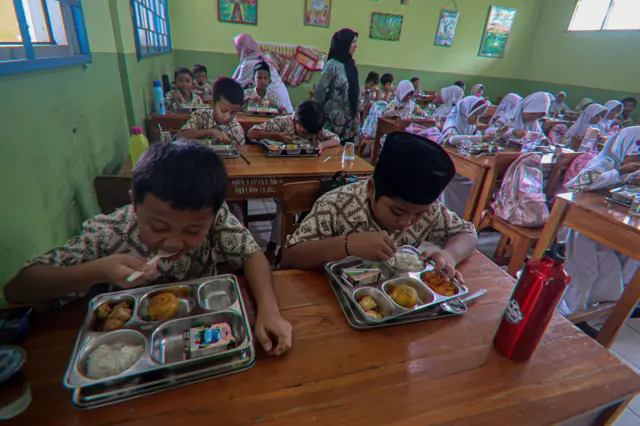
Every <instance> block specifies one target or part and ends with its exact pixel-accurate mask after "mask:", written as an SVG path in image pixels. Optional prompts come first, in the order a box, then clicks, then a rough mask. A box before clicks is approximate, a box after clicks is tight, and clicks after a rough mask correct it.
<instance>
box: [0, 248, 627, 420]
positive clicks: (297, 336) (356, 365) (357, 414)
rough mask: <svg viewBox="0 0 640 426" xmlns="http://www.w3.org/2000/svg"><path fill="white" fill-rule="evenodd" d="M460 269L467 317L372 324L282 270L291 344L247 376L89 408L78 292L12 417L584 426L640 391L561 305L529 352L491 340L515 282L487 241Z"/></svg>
mask: <svg viewBox="0 0 640 426" xmlns="http://www.w3.org/2000/svg"><path fill="white" fill-rule="evenodd" d="M461 270H462V271H463V273H466V277H467V284H468V286H469V287H470V288H471V289H474V290H475V289H479V288H486V289H488V290H489V293H488V294H487V295H486V296H485V297H483V298H482V299H480V300H479V301H478V302H477V303H476V304H475V305H472V306H471V308H470V309H469V312H467V314H465V315H464V316H463V317H460V318H455V319H446V320H438V321H428V322H423V323H417V324H411V325H402V326H396V327H390V328H384V329H379V330H371V331H356V330H353V329H351V328H350V327H349V326H348V325H347V323H346V320H345V318H344V316H343V314H342V311H341V310H340V306H339V305H338V303H337V300H336V297H335V295H334V294H333V292H332V290H331V289H330V287H329V284H328V282H327V280H326V278H325V276H324V274H322V273H316V272H303V271H281V272H276V273H275V274H274V277H275V286H276V291H277V294H278V299H279V303H280V308H281V310H282V315H283V316H284V317H285V318H286V319H287V320H289V321H290V322H291V323H292V325H293V335H294V339H293V347H292V349H291V350H290V351H289V353H288V354H286V355H284V356H282V357H279V358H270V357H267V356H265V355H264V353H262V351H261V350H258V360H257V364H256V365H255V366H254V367H253V368H251V369H250V370H248V371H246V372H243V373H241V374H237V375H232V376H227V377H223V378H219V379H216V380H211V381H207V382H204V383H200V384H195V385H191V386H187V387H183V388H179V389H175V390H171V391H167V392H163V393H160V394H157V395H151V396H147V397H143V398H140V399H137V400H134V401H130V402H125V403H122V404H118V405H115V406H112V407H106V408H102V409H97V410H89V411H81V410H78V409H75V408H74V407H73V405H72V403H71V392H70V391H68V390H65V389H64V388H63V386H62V378H63V375H64V372H65V369H66V366H67V362H68V361H69V357H70V354H71V351H72V348H73V344H74V340H75V337H76V333H77V330H78V327H79V326H80V324H81V322H82V319H83V317H84V313H85V309H86V306H87V303H86V300H85V301H79V302H76V303H74V304H71V305H68V306H66V307H64V308H62V309H61V310H59V311H57V312H53V313H52V314H50V315H49V316H46V317H45V318H42V319H41V321H40V323H39V324H37V325H36V326H35V327H34V329H33V330H32V332H31V335H30V337H29V340H28V341H27V344H26V346H25V348H26V350H27V353H28V356H27V363H26V364H25V367H24V371H25V373H26V375H27V377H28V380H29V382H30V384H31V390H32V394H33V402H32V403H31V406H30V407H29V408H27V410H26V411H25V412H24V413H23V414H22V415H20V416H19V417H17V418H16V419H14V420H13V421H11V422H8V425H61V426H68V425H75V426H83V425H96V426H97V425H105V426H106V425H120V424H121V425H127V426H156V425H159V424H161V425H189V424H191V425H196V424H207V425H208V424H216V425H238V426H246V425H251V424H265V425H276V424H277V425H292V426H301V425H307V424H314V425H343V424H349V425H400V424H402V425H430V424H438V425H465V426H474V425H487V426H489V425H491V426H493V425H507V424H508V425H518V426H526V425H550V424H556V423H560V422H563V423H562V424H563V425H580V426H584V425H591V424H604V422H605V420H606V419H607V418H609V417H611V415H612V414H613V413H615V412H616V410H618V409H620V408H621V407H623V406H624V405H625V402H626V401H627V400H628V399H630V398H632V397H633V395H634V394H635V393H636V392H637V391H639V390H640V377H639V376H637V375H636V374H635V373H634V372H633V371H632V370H631V369H629V368H628V367H626V366H625V365H623V364H622V363H621V362H620V361H619V360H618V359H616V358H615V357H614V356H613V355H612V354H610V353H609V351H607V350H606V349H604V348H603V347H601V346H600V345H598V344H597V343H595V342H594V341H593V340H591V339H590V338H589V337H587V336H585V335H584V334H583V333H582V332H580V331H579V330H578V329H576V328H575V327H573V326H572V325H571V324H570V323H569V322H568V321H567V320H566V319H564V318H563V317H562V316H560V315H558V314H556V315H555V316H554V318H553V321H552V322H551V325H550V326H549V330H548V331H547V333H546V335H545V337H544V339H543V341H542V342H541V345H540V347H539V348H538V350H537V352H536V353H535V354H534V356H533V358H532V359H531V361H530V362H528V363H515V362H512V361H510V360H508V359H506V358H504V357H502V356H501V355H499V354H498V353H497V352H496V351H495V350H494V349H493V346H492V344H491V340H492V337H493V334H494V332H495V330H496V327H497V325H498V321H499V320H500V318H501V316H502V312H503V309H504V307H505V304H506V301H507V299H508V298H509V294H510V293H511V289H512V286H513V282H514V281H513V279H512V278H511V277H510V276H508V275H507V274H506V273H505V272H503V271H502V270H500V269H499V268H498V267H497V266H495V265H494V264H493V263H491V262H490V261H489V260H488V259H486V258H485V257H484V256H482V255H481V254H478V253H476V254H475V255H473V256H472V258H471V259H470V260H468V261H467V262H466V263H465V264H463V265H462V266H461ZM245 301H246V302H248V303H247V310H248V311H249V312H254V306H253V303H251V300H249V298H248V297H245ZM251 317H252V319H253V315H251Z"/></svg>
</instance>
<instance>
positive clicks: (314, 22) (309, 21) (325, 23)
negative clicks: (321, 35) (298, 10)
mask: <svg viewBox="0 0 640 426" xmlns="http://www.w3.org/2000/svg"><path fill="white" fill-rule="evenodd" d="M330 23H331V0H305V2H304V24H305V25H307V26H310V27H329V24H330Z"/></svg>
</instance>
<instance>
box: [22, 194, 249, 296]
mask: <svg viewBox="0 0 640 426" xmlns="http://www.w3.org/2000/svg"><path fill="white" fill-rule="evenodd" d="M258 250H260V247H258V244H256V242H255V240H254V239H253V237H252V236H251V233H250V232H249V231H248V230H247V229H246V228H245V227H244V226H242V224H240V222H239V221H238V219H236V218H235V216H233V215H232V214H231V213H230V212H229V208H228V207H227V205H226V203H225V204H223V206H222V207H221V208H220V210H219V211H218V214H217V215H216V218H215V220H214V222H213V225H212V226H211V229H210V230H209V233H208V234H207V236H206V238H205V241H204V243H203V244H202V246H201V247H199V248H197V249H194V250H191V251H189V252H187V253H186V254H185V255H184V256H183V257H182V258H181V259H179V260H176V261H165V260H160V261H159V262H158V264H157V275H156V277H155V278H153V283H154V284H162V283H170V282H176V281H185V280H191V279H195V278H200V277H205V276H210V275H215V273H216V263H217V262H218V261H219V260H220V259H222V260H226V261H227V262H229V263H230V264H232V265H234V266H236V267H240V266H242V264H243V263H244V261H245V260H246V259H247V258H248V257H249V256H251V255H252V254H253V253H255V252H256V251H258ZM114 254H130V255H131V256H133V257H136V258H139V259H144V258H150V257H152V256H153V255H155V253H154V252H151V251H150V250H149V248H148V247H147V246H146V245H145V244H144V243H143V242H142V241H141V240H140V230H139V226H138V219H137V216H136V213H135V212H134V210H133V207H132V206H131V205H128V206H126V207H123V208H120V209H118V210H116V211H114V212H113V213H111V214H110V215H98V216H96V217H94V218H92V219H89V220H87V221H86V222H85V223H84V224H83V227H82V232H81V233H80V235H79V236H76V237H74V238H72V239H71V240H69V241H68V242H67V243H66V244H65V245H64V246H63V247H60V248H56V249H53V250H51V251H49V252H47V253H45V254H43V255H42V256H39V257H36V258H34V259H32V260H30V261H29V262H28V263H27V266H32V265H46V266H56V267H64V266H74V265H79V264H81V263H85V262H89V261H91V260H96V259H100V258H103V257H107V256H111V255H114Z"/></svg>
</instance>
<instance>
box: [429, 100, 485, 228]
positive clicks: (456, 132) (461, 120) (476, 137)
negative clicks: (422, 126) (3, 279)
mask: <svg viewBox="0 0 640 426" xmlns="http://www.w3.org/2000/svg"><path fill="white" fill-rule="evenodd" d="M487 108H489V103H488V102H487V101H485V100H484V99H480V98H478V97H476V96H475V95H473V96H467V97H466V98H464V99H462V100H461V101H460V102H458V104H457V105H456V106H455V107H454V108H453V111H451V114H449V117H448V118H447V121H446V122H445V123H444V126H443V127H442V134H441V135H440V138H439V139H438V143H440V144H445V143H446V144H450V145H456V144H458V143H459V142H461V141H463V140H471V141H472V142H475V143H478V142H482V141H487V142H488V141H491V140H494V139H495V137H496V135H495V133H490V134H486V135H484V136H483V135H481V134H477V130H476V124H477V123H478V120H479V119H480V117H482V116H483V115H484V113H485V112H487ZM472 185H473V181H472V180H470V179H467V178H465V177H463V176H460V175H458V174H456V175H455V176H454V178H453V180H452V181H451V182H450V183H449V185H447V187H446V188H445V190H444V193H443V195H444V200H443V202H444V204H445V205H446V206H447V208H448V209H449V210H451V211H453V212H454V213H456V214H457V215H458V216H460V217H462V216H463V215H464V210H465V207H466V206H467V201H468V199H469V194H470V193H471V187H472Z"/></svg>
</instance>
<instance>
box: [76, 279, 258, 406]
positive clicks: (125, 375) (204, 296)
mask: <svg viewBox="0 0 640 426" xmlns="http://www.w3.org/2000/svg"><path fill="white" fill-rule="evenodd" d="M167 291H171V292H173V293H174V294H176V295H177V296H178V297H179V302H180V306H179V309H178V311H177V314H176V315H175V317H173V318H171V319H169V320H166V321H153V320H151V319H149V318H148V317H147V306H148V301H149V299H150V298H151V297H152V296H153V295H154V294H157V293H160V292H167ZM122 300H127V301H129V303H130V305H131V306H132V307H133V313H132V316H131V319H130V320H129V322H127V323H126V324H124V326H122V327H121V328H120V329H117V330H114V331H106V332H105V331H98V330H96V325H97V323H98V321H99V320H98V318H97V315H96V312H97V309H98V308H99V307H100V306H101V305H102V304H105V303H114V302H118V301H122ZM221 322H227V323H229V325H230V326H231V328H232V330H233V333H234V337H235V339H236V344H235V347H233V348H229V349H227V350H222V351H221V352H219V353H214V354H209V355H206V356H199V357H194V358H188V357H186V356H185V349H184V338H183V334H184V332H185V331H188V330H189V329H190V328H194V327H198V326H200V325H211V324H215V323H221ZM116 342H117V343H134V344H139V345H142V346H143V347H144V351H143V354H142V356H141V357H140V358H139V359H138V361H137V362H136V363H135V364H134V365H133V366H131V367H130V368H129V369H127V370H126V371H124V372H122V373H120V374H117V375H114V376H108V377H105V378H101V379H93V378H90V377H88V376H87V375H86V374H85V373H86V364H87V359H88V356H89V354H90V353H91V351H92V350H94V349H95V348H97V347H98V346H99V345H101V344H104V343H116ZM249 350H251V351H252V350H253V335H252V334H251V328H250V325H249V321H248V319H247V314H246V310H245V307H244V302H243V300H242V295H241V293H240V288H239V286H238V283H237V281H236V278H235V277H234V276H233V275H222V276H217V277H207V278H201V279H197V280H193V281H187V282H182V283H176V284H167V285H159V286H151V287H142V288H137V289H131V290H125V291H120V292H116V293H107V294H103V295H100V296H96V297H94V298H93V299H92V300H91V301H90V302H89V311H88V313H87V316H86V318H85V321H84V323H83V325H82V328H81V329H80V332H79V333H78V337H77V339H76V344H75V347H74V350H73V353H72V356H71V360H70V362H69V366H68V368H67V372H66V374H65V378H64V385H65V386H66V387H68V388H72V389H89V388H90V389H94V390H95V389H97V386H102V387H105V388H109V389H111V390H110V391H109V392H108V393H109V395H111V393H113V392H115V393H116V394H120V393H122V392H125V391H126V390H127V389H128V388H129V387H131V386H132V383H136V386H137V383H147V382H150V383H155V382H156V381H158V380H162V379H164V378H165V376H168V377H171V380H172V381H176V380H178V379H179V380H184V379H185V378H186V377H189V376H190V375H192V374H196V375H197V374H198V372H200V371H203V370H207V369H208V368H210V367H211V366H225V365H228V364H229V365H233V364H232V363H231V362H232V360H233V357H234V356H236V355H240V356H241V359H243V360H246V359H247V356H246V353H247V351H249ZM243 354H244V355H243ZM221 363H222V364H221ZM230 363H231V364H230ZM251 363H252V361H245V362H244V363H242V365H239V366H237V367H232V368H231V369H232V370H234V369H242V368H245V365H244V364H251ZM227 374H229V373H227ZM125 393H126V392H125Z"/></svg>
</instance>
